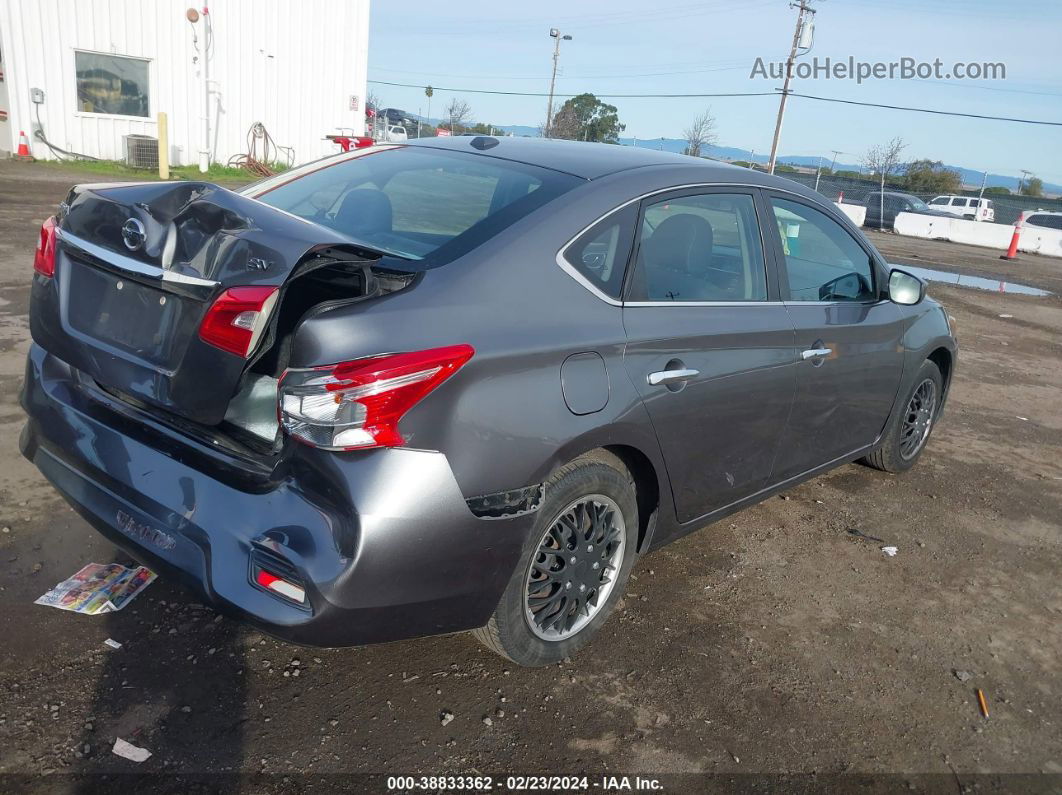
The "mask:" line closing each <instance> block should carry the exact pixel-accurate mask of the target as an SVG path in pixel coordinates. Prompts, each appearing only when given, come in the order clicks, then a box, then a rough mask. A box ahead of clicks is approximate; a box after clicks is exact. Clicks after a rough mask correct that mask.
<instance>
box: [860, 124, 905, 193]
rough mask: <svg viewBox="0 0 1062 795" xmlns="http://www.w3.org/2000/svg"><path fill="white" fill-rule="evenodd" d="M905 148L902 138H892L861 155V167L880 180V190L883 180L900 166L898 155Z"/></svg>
mask: <svg viewBox="0 0 1062 795" xmlns="http://www.w3.org/2000/svg"><path fill="white" fill-rule="evenodd" d="M905 148H907V144H906V143H904V140H903V138H899V137H897V138H893V139H892V140H891V141H889V142H888V143H884V144H879V145H877V146H872V147H870V148H869V149H868V150H867V151H866V154H864V155H863V160H862V163H863V167H864V168H866V170H867V171H868V172H870V174H871V175H872V176H874V177H877V178H878V179H879V180H881V186H882V190H884V188H885V180H887V179H888V178H889V175H890V174H892V172H893V171H895V170H896V168H897V167H898V166H899V165H900V153H901V152H903V150H904V149H905Z"/></svg>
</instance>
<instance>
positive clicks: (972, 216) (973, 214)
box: [929, 196, 996, 223]
mask: <svg viewBox="0 0 1062 795" xmlns="http://www.w3.org/2000/svg"><path fill="white" fill-rule="evenodd" d="M929 207H930V209H933V210H940V211H941V212H945V213H948V214H949V215H957V216H959V217H960V218H966V219H967V220H970V221H988V222H989V223H991V222H992V221H995V220H996V208H995V206H994V205H993V204H992V200H991V199H979V198H977V197H976V196H937V197H936V198H935V199H933V200H932V201H931V202H929Z"/></svg>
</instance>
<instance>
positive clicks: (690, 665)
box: [0, 162, 1062, 792]
mask: <svg viewBox="0 0 1062 795" xmlns="http://www.w3.org/2000/svg"><path fill="white" fill-rule="evenodd" d="M91 180H92V181H99V178H98V177H97V176H93V177H92V178H91ZM75 181H78V178H77V176H76V175H74V174H73V173H72V172H65V171H61V170H58V169H54V168H44V167H41V166H28V165H24V164H16V163H8V162H0V450H2V451H3V455H4V457H5V461H6V463H5V465H4V466H3V467H2V468H0V529H2V533H0V565H2V569H0V572H2V574H0V605H2V610H0V637H2V638H3V639H4V640H3V643H2V644H0V790H4V789H7V790H9V791H15V790H38V791H73V790H74V789H77V788H78V787H81V788H82V789H84V788H85V787H88V788H91V789H93V790H96V789H106V788H114V789H119V788H121V789H123V790H128V787H129V786H132V785H134V784H135V785H136V786H141V787H146V788H149V789H169V790H171V791H174V792H186V791H191V790H193V789H196V788H200V789H204V790H208V791H218V790H225V791H237V790H239V791H246V792H263V791H265V792H270V791H287V790H291V789H301V788H303V787H304V786H306V785H307V784H310V783H320V784H322V785H325V786H329V787H333V788H340V787H346V788H350V789H362V788H371V789H375V790H377V791H383V790H384V789H385V787H386V780H385V779H381V778H376V779H370V778H365V777H364V776H366V775H368V774H376V775H381V774H442V773H474V772H478V773H481V774H485V775H486V774H491V775H494V776H505V775H507V774H532V773H536V774H537V773H544V774H585V775H587V776H589V783H588V785H587V786H588V789H599V790H607V789H609V787H608V786H607V785H608V784H609V783H610V782H608V781H607V780H604V779H603V777H604V776H609V775H629V776H633V775H635V774H643V775H655V776H658V777H661V781H662V782H663V785H664V786H665V787H666V788H667V789H668V790H670V791H686V790H700V791H703V790H704V789H705V788H712V787H715V788H747V789H754V788H756V787H766V786H771V785H774V786H776V787H777V786H780V785H781V786H785V787H786V788H790V789H799V788H801V787H803V788H807V789H845V790H849V789H853V788H855V787H856V786H857V785H858V786H859V787H861V788H864V789H868V790H869V791H883V790H887V789H893V788H902V787H904V786H910V787H913V788H915V789H922V790H933V791H948V792H954V791H956V790H957V789H958V790H959V791H963V789H966V788H979V789H984V790H985V791H990V790H991V791H999V790H1012V791H1019V790H1021V791H1030V790H1033V791H1044V792H1047V791H1056V792H1057V791H1059V789H1062V713H1060V710H1059V705H1060V704H1062V577H1060V576H1059V571H1060V564H1062V544H1060V533H1059V527H1060V517H1062V455H1060V454H1062V401H1060V400H1059V396H1060V394H1062V393H1060V387H1062V368H1060V367H1059V352H1060V350H1062V301H1060V300H1059V299H1058V298H1057V297H1050V298H1028V297H1022V296H1017V295H1011V294H1000V293H998V292H991V291H978V290H973V289H967V288H958V287H943V286H938V285H933V286H932V287H931V289H930V292H931V293H932V294H933V295H934V296H935V297H936V298H938V299H939V300H941V301H942V302H943V303H944V304H945V305H946V307H947V309H948V311H949V313H950V314H951V315H952V316H954V318H955V319H956V322H957V329H958V336H959V340H960V345H961V348H962V350H961V354H960V361H959V367H958V371H957V375H956V378H955V383H954V388H953V390H952V396H951V399H950V401H949V405H948V410H947V412H946V414H945V417H944V419H943V421H942V422H941V424H940V425H939V427H938V428H937V430H936V432H935V434H934V437H933V439H932V442H931V444H930V446H929V449H928V451H927V453H926V454H925V456H924V457H923V458H922V460H921V462H920V463H919V465H918V467H917V468H916V469H915V470H914V471H913V472H912V473H910V474H909V475H907V476H904V477H890V476H887V475H884V474H882V473H879V472H876V471H873V470H871V469H868V468H865V467H862V466H859V465H849V466H844V467H841V468H840V469H837V470H835V471H834V472H832V473H830V474H828V475H826V476H824V477H821V478H819V479H817V480H814V481H812V482H809V483H807V484H804V485H802V486H800V487H799V488H796V489H793V490H792V491H790V492H788V493H786V494H784V495H782V496H781V497H776V498H774V499H771V500H769V501H767V502H766V503H764V504H761V505H759V506H757V507H755V508H753V509H750V510H746V511H744V512H742V513H740V514H737V515H735V516H733V517H730V518H729V519H726V520H724V521H723V522H721V523H719V524H716V525H713V526H711V527H710V528H707V529H705V530H704V531H701V532H697V533H694V534H692V535H690V536H688V537H686V538H685V539H683V540H681V541H679V542H677V543H675V544H672V545H670V546H668V547H666V548H665V549H662V550H660V551H658V552H655V553H653V554H651V555H648V556H647V557H645V558H643V559H642V560H641V561H640V562H639V563H638V564H637V565H636V567H635V571H634V575H633V576H632V578H631V582H630V585H629V588H628V593H627V594H626V595H625V599H624V600H623V601H622V602H621V603H620V606H619V609H618V610H617V612H616V614H615V615H614V617H613V618H612V619H611V620H610V621H609V623H608V624H607V625H606V626H605V628H604V630H603V631H602V633H601V635H600V636H599V637H598V638H597V639H596V640H595V642H594V643H593V644H592V645H591V646H590V647H589V648H588V649H586V650H585V651H584V652H582V653H581V654H580V655H578V656H577V657H576V658H574V659H572V660H570V661H568V662H565V663H562V664H560V665H557V666H552V667H550V668H546V669H537V670H524V669H519V668H516V667H514V666H512V665H510V664H508V663H506V662H505V661H503V660H501V659H500V658H497V657H495V656H493V655H492V654H490V653H488V652H487V651H485V650H484V649H482V648H481V647H480V646H479V645H478V644H477V643H476V642H475V641H474V640H473V639H472V638H471V637H469V636H465V635H457V636H449V637H442V638H429V639H424V640H416V641H409V642H403V643H396V644H391V645H385V646H375V647H367V648H360V649H342V650H316V649H305V648H298V647H295V646H292V645H289V644H286V643H282V642H278V641H275V640H273V639H271V638H268V637H265V636H263V635H261V634H260V633H258V632H255V631H253V630H250V629H248V628H246V627H243V626H240V625H238V624H235V623H233V622H232V621H230V620H228V619H224V618H221V617H220V616H217V615H216V614H215V613H214V612H213V611H211V610H210V609H208V608H206V607H203V606H201V605H200V604H198V603H197V602H196V601H195V600H194V599H193V598H192V597H190V596H189V595H188V594H186V593H185V592H184V591H183V590H181V589H180V588H179V587H178V586H176V585H175V584H173V583H170V582H167V581H165V580H159V581H157V582H156V583H154V584H152V585H151V586H150V587H149V588H148V589H147V590H146V591H145V592H144V593H143V594H142V595H141V596H140V597H139V598H138V599H137V600H136V601H135V602H134V603H133V604H132V605H131V606H130V607H128V608H127V609H126V610H124V611H122V612H120V613H117V614H113V615H110V616H99V617H87V616H79V615H74V614H70V613H64V612H61V611H58V610H50V609H47V608H44V607H39V606H35V605H34V604H33V600H34V599H35V598H36V597H38V596H39V595H40V594H41V593H43V592H44V591H45V590H47V589H48V588H49V587H50V586H51V585H52V584H54V583H55V582H57V581H59V580H62V579H64V578H65V577H66V576H68V575H70V574H71V573H73V572H74V571H76V570H77V569H78V568H80V567H81V566H83V565H84V564H85V563H88V562H91V561H96V562H109V561H111V560H123V558H122V556H121V555H120V554H118V553H116V551H115V550H114V549H113V547H111V546H110V545H109V544H107V543H106V542H105V541H104V540H103V539H102V538H101V537H99V536H98V535H97V534H96V533H95V532H94V531H92V530H91V529H90V528H89V527H88V526H87V525H86V524H85V523H84V522H83V521H82V520H81V519H80V518H78V517H77V516H76V515H75V514H74V513H73V512H72V511H71V510H70V509H69V508H68V507H67V506H66V505H65V503H64V502H63V501H61V500H60V499H59V498H58V497H57V496H56V494H55V493H54V492H53V491H52V489H51V488H50V487H49V486H48V485H47V484H46V483H45V481H44V479H43V478H42V477H41V476H40V475H39V474H38V473H37V471H36V470H35V469H34V468H33V467H32V466H31V465H30V464H29V463H28V462H26V461H25V460H23V459H22V458H21V457H20V456H19V455H18V452H17V438H18V432H19V430H20V428H21V424H22V418H21V413H20V410H19V408H18V404H17V393H18V389H19V384H20V381H21V378H22V367H23V359H24V356H25V353H26V349H27V347H28V344H29V342H28V336H29V335H28V330H27V318H26V312H27V301H28V292H29V291H28V284H29V274H30V268H31V263H32V251H33V246H34V242H35V235H36V230H37V228H38V227H39V224H40V221H41V220H42V219H43V218H44V216H45V215H46V214H48V213H49V212H50V211H51V209H52V208H53V207H54V205H55V203H56V202H57V201H58V200H59V199H60V198H62V196H63V194H64V192H65V190H66V188H67V187H68V186H69V185H70V184H71V183H73V182H75ZM82 181H86V180H84V178H82ZM872 239H873V240H874V242H875V243H876V244H878V245H879V246H880V247H881V248H882V250H883V251H885V252H886V253H887V254H888V255H889V257H890V258H891V259H892V260H893V261H896V262H905V261H906V262H909V263H915V264H920V265H925V266H927V267H932V266H936V267H939V268H945V269H948V270H961V271H963V272H968V273H976V274H980V275H986V274H987V275H990V276H992V277H994V278H1000V277H1004V278H1006V279H1007V280H1011V281H1021V282H1025V283H1028V284H1035V285H1037V286H1041V287H1044V288H1046V289H1049V290H1051V289H1053V290H1056V291H1062V279H1060V277H1059V274H1062V261H1058V260H1048V259H1046V258H1040V257H1033V256H1028V255H1023V256H1022V258H1021V260H1019V261H1017V262H1014V263H1004V262H1001V261H1000V260H998V259H996V257H997V256H998V255H997V254H995V253H994V252H987V253H986V252H985V251H984V250H981V249H972V248H970V247H965V246H955V245H950V244H944V243H935V242H929V241H912V240H909V239H904V238H899V237H896V236H895V235H888V234H880V233H875V234H873V235H872ZM852 528H856V529H859V530H861V531H863V532H864V533H866V534H868V535H871V536H875V537H878V538H881V539H883V540H884V541H886V542H887V543H888V544H890V545H895V546H897V547H898V548H899V553H898V554H897V556H896V557H886V556H885V555H883V554H882V552H881V551H880V549H879V547H880V546H881V544H878V543H875V542H869V541H866V540H862V539H860V538H856V537H854V536H852V535H850V534H849V533H847V532H846V531H848V530H849V529H852ZM107 638H113V639H115V640H117V641H119V642H121V643H122V644H123V645H122V648H121V649H118V650H112V649H110V648H108V647H107V646H105V645H104V643H103V642H104V640H106V639H107ZM977 688H981V689H983V691H984V693H985V694H986V696H987V700H988V705H989V709H990V712H991V717H990V718H989V719H987V720H985V719H984V718H982V717H981V715H980V714H979V711H978V705H977V701H976V696H975V691H976V689H977ZM451 716H452V717H451ZM118 737H121V738H124V739H125V740H127V741H129V742H131V743H133V744H134V745H137V746H141V747H144V748H147V749H149V750H150V751H151V752H152V756H151V758H150V759H148V760H147V761H146V762H143V763H142V764H139V765H138V764H136V763H133V762H130V761H128V760H125V759H122V758H119V757H118V756H115V755H114V754H112V753H111V750H110V749H111V746H112V745H113V743H114V741H115V738H118ZM129 773H141V774H146V775H147V776H150V778H148V779H131V778H130V777H129V776H128V775H118V774H129ZM704 773H707V774H713V775H714V776H718V777H719V778H711V779H704V778H702V777H700V776H699V775H697V774H704ZM237 774H238V775H237ZM1022 774H1024V775H1025V777H1022ZM1044 774H1048V775H1044ZM178 775H180V776H184V777H185V778H183V779H181V778H178V777H177V776H178ZM846 775H847V776H850V778H846V777H844V776H846ZM859 775H869V776H871V777H870V778H860V777H859ZM785 776H788V777H793V778H779V777H785ZM501 781H502V782H504V779H501ZM495 788H501V786H500V785H499V784H498V783H497V780H496V784H495Z"/></svg>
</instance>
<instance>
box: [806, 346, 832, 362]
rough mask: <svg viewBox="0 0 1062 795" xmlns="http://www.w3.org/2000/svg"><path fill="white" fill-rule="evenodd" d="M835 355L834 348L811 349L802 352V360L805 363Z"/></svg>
mask: <svg viewBox="0 0 1062 795" xmlns="http://www.w3.org/2000/svg"><path fill="white" fill-rule="evenodd" d="M831 353H833V348H809V349H808V350H806V351H803V352H801V354H800V358H801V359H803V360H804V361H807V360H808V359H815V358H817V357H819V356H829V355H830V354H831Z"/></svg>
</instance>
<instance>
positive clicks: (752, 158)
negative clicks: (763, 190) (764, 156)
mask: <svg viewBox="0 0 1062 795" xmlns="http://www.w3.org/2000/svg"><path fill="white" fill-rule="evenodd" d="M749 151H750V152H751V153H752V154H750V155H749V168H751V169H752V170H753V171H755V170H756V150H755V149H750V150H749Z"/></svg>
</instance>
